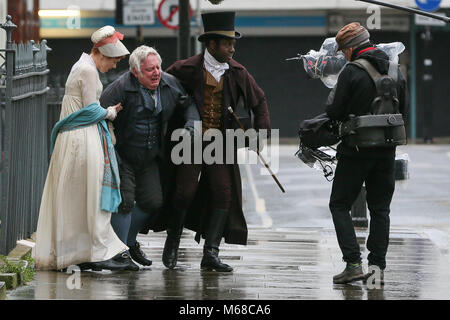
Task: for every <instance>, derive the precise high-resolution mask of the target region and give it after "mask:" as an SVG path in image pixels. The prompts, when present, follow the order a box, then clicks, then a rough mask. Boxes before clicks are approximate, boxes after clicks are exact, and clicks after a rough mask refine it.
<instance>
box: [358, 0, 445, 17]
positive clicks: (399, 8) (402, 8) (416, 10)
mask: <svg viewBox="0 0 450 320" xmlns="http://www.w3.org/2000/svg"><path fill="white" fill-rule="evenodd" d="M355 1H362V2H367V3H373V4H378V5H380V6H384V7H388V8H392V9H397V10H402V11H407V12H410V13H415V14H420V15H422V16H426V17H430V18H433V19H438V20H442V21H445V22H446V23H449V22H450V18H449V17H446V16H440V15H437V14H434V13H429V12H425V11H422V10H418V9H413V8H409V7H402V6H398V5H395V4H390V3H386V2H381V1H376V0H355Z"/></svg>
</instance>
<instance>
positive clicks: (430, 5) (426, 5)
mask: <svg viewBox="0 0 450 320" xmlns="http://www.w3.org/2000/svg"><path fill="white" fill-rule="evenodd" d="M416 4H417V7H419V9H422V10H425V11H435V10H437V9H439V6H440V5H441V0H416Z"/></svg>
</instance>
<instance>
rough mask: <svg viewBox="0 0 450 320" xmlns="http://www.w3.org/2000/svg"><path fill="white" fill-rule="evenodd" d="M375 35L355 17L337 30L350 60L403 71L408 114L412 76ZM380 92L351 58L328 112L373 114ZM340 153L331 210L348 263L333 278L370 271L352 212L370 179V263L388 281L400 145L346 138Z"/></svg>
mask: <svg viewBox="0 0 450 320" xmlns="http://www.w3.org/2000/svg"><path fill="white" fill-rule="evenodd" d="M369 37H370V35H369V32H368V31H367V30H366V28H364V27H363V26H361V25H360V24H359V23H358V22H353V23H350V24H348V25H346V26H344V27H342V29H340V30H339V32H338V33H337V35H336V42H337V44H338V50H342V52H343V53H344V55H345V57H346V59H347V60H348V61H355V60H360V59H364V60H366V61H367V62H368V63H370V65H372V66H373V68H375V69H376V70H377V71H378V72H379V73H380V74H382V75H386V74H388V73H389V75H391V74H397V75H396V77H397V78H398V80H397V83H396V88H395V89H396V92H397V98H398V100H399V111H400V113H402V114H403V117H404V118H405V117H406V115H405V112H406V108H407V98H406V97H407V90H406V81H405V80H404V78H403V77H402V74H401V73H400V72H399V70H398V66H397V65H394V64H390V61H389V57H388V56H387V54H386V53H384V52H383V51H381V50H379V49H377V48H375V47H374V46H373V45H372V44H371V42H370V40H369ZM390 65H391V66H393V68H392V72H389V67H390ZM376 96H377V90H376V87H375V84H374V82H373V80H372V78H371V76H370V75H369V73H368V72H367V71H366V70H365V69H363V68H362V67H359V66H358V65H356V64H352V63H349V64H347V65H346V66H345V67H344V69H343V70H342V71H341V73H340V74H339V78H338V82H337V84H336V86H335V87H334V88H333V90H332V92H331V93H330V96H329V98H328V101H327V105H326V112H327V115H328V116H329V117H330V119H333V120H338V121H345V120H347V119H348V116H349V115H350V114H353V115H355V116H361V115H365V114H369V113H370V110H371V108H372V101H373V100H374V98H375V97H376ZM337 158H338V159H339V161H338V164H337V167H336V171H335V176H334V180H333V187H332V191H331V196H330V211H331V214H332V217H333V223H334V227H335V230H336V235H337V239H338V243H339V247H340V248H341V251H342V254H343V260H344V261H345V262H346V263H347V266H346V268H345V270H344V271H343V272H342V273H340V274H338V275H336V276H335V277H333V282H334V283H348V282H352V281H356V280H362V279H365V278H367V277H368V275H364V273H363V269H362V265H361V253H360V248H359V244H358V241H357V239H356V235H355V230H354V227H353V223H352V219H351V216H350V209H351V206H352V204H353V202H354V201H355V200H356V198H357V196H358V194H359V192H360V190H361V187H362V185H363V183H365V186H366V190H367V204H368V208H369V210H370V216H371V221H370V233H369V238H368V239H367V249H368V250H369V255H368V257H367V258H368V260H369V266H377V267H378V268H379V269H380V275H381V279H380V280H381V283H383V280H384V279H383V277H384V272H383V270H384V269H385V268H386V253H387V248H388V244H389V212H390V208H389V207H390V203H391V199H392V195H393V193H394V187H395V178H394V164H395V146H387V147H365V148H363V147H360V148H357V147H351V146H349V145H347V144H346V143H345V139H344V141H343V142H341V143H340V144H339V145H338V147H337Z"/></svg>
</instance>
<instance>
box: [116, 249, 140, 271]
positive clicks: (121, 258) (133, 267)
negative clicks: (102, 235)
mask: <svg viewBox="0 0 450 320" xmlns="http://www.w3.org/2000/svg"><path fill="white" fill-rule="evenodd" d="M113 259H114V261H117V262H120V263H126V264H127V266H126V267H125V269H124V270H130V271H139V266H138V265H137V264H136V263H134V262H133V260H131V257H130V254H129V253H128V252H126V251H125V252H122V253H121V254H120V255H117V256H115V257H114V258H113Z"/></svg>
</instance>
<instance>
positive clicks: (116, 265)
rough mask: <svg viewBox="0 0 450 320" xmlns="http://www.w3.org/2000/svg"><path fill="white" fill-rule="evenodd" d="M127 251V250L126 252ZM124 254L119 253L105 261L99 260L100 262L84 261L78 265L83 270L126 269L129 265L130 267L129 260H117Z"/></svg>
mask: <svg viewBox="0 0 450 320" xmlns="http://www.w3.org/2000/svg"><path fill="white" fill-rule="evenodd" d="M125 253H126V252H125ZM123 254H124V252H122V253H118V254H116V255H115V256H114V257H112V258H111V259H108V260H105V261H98V262H84V263H80V264H78V267H80V270H81V271H85V270H89V269H91V270H92V271H102V270H103V269H105V270H112V271H116V270H125V269H126V268H127V267H129V264H128V262H125V261H120V260H117V259H118V258H119V257H121V256H122V255H123Z"/></svg>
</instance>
